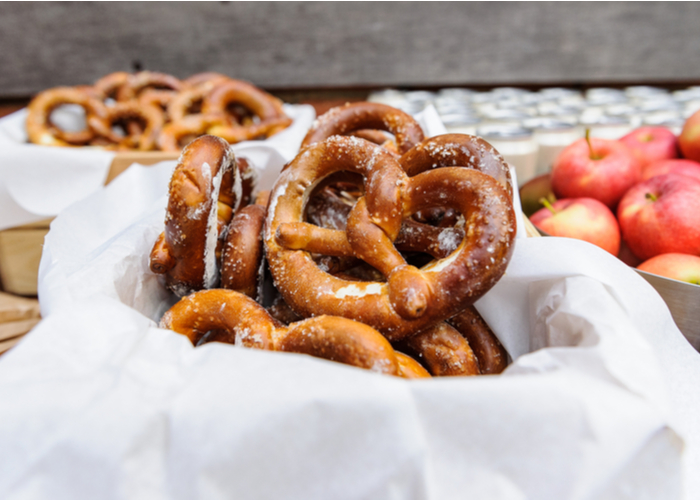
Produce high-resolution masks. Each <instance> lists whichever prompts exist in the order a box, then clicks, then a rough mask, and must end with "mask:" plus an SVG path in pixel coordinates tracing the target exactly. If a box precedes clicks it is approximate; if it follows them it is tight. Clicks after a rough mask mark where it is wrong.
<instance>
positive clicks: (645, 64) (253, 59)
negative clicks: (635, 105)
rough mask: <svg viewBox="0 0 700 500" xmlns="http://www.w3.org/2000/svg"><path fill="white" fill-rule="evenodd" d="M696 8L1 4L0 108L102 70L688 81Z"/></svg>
mask: <svg viewBox="0 0 700 500" xmlns="http://www.w3.org/2000/svg"><path fill="white" fill-rule="evenodd" d="M699 20H700V3H698V2H687V3H686V2H601V3H593V4H591V3H587V2H410V3H409V2H367V3H355V2H281V3H273V2H174V3H170V2H128V3H127V2H123V3H122V2H46V3H44V2H42V3H36V2H3V3H1V4H0V47H3V48H4V49H5V50H2V51H0V68H2V71H0V97H11V96H17V97H27V96H29V95H31V94H33V93H36V92H39V91H41V90H43V89H46V88H49V87H54V86H57V85H79V84H89V83H92V82H94V81H95V80H97V79H98V78H99V77H101V76H104V75H106V74H108V73H111V72H113V71H132V70H135V69H139V68H141V69H149V70H153V71H163V72H166V73H171V74H173V75H175V76H177V77H179V78H184V77H187V76H189V75H192V74H193V73H196V72H199V71H218V72H222V73H225V74H228V75H230V76H233V77H236V78H243V79H246V80H250V81H252V82H253V83H255V84H257V85H260V86H261V87H263V88H266V89H271V90H275V89H293V88H306V89H313V88H324V87H326V88H327V87H344V88H349V87H357V86H375V87H377V86H408V87H416V86H449V85H473V84H494V85H498V84H501V85H503V84H511V85H512V84H533V83H534V84H537V83H540V84H543V83H544V84H565V85H583V84H591V83H592V82H598V84H602V83H605V82H630V83H639V82H646V83H651V81H653V80H655V81H657V82H663V81H666V82H674V81H679V80H695V81H697V80H699V79H700V50H698V41H699V38H698V22H699Z"/></svg>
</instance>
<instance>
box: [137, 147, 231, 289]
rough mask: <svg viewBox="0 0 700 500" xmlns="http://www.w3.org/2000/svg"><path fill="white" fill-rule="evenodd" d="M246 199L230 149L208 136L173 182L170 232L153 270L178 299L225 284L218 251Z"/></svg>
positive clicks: (159, 245) (183, 160) (187, 152)
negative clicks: (233, 217) (163, 279)
mask: <svg viewBox="0 0 700 500" xmlns="http://www.w3.org/2000/svg"><path fill="white" fill-rule="evenodd" d="M240 198H241V179H240V174H239V171H238V168H237V167H236V159H235V157H234V155H233V152H232V151H231V149H230V147H229V144H228V143H227V142H226V141H224V140H223V139H221V138H219V137H214V136H208V135H205V136H202V137H200V138H198V139H195V140H194V141H192V142H191V143H190V144H189V145H188V146H187V147H186V148H185V149H184V150H183V152H182V155H181V156H180V160H179V162H178V164H177V167H176V168H175V171H174V172H173V175H172V178H171V180H170V191H169V199H168V207H167V211H166V215H165V232H164V233H163V234H161V235H160V237H159V238H158V240H157V241H156V243H155V245H154V247H153V250H152V251H151V256H150V268H151V271H153V272H154V273H156V274H160V275H163V276H164V278H165V285H166V286H167V287H168V288H169V289H170V290H172V291H173V292H174V293H175V294H176V295H179V296H183V295H186V294H188V293H190V292H192V291H194V290H201V289H203V288H211V287H213V286H215V285H216V284H217V282H218V280H219V269H218V267H219V266H218V259H217V255H216V253H217V247H218V248H219V249H220V246H221V244H222V243H221V242H220V235H222V234H223V233H224V231H223V229H224V227H225V226H226V225H227V224H228V223H229V221H230V220H231V217H232V215H233V212H235V211H236V209H237V208H238V204H239V202H240Z"/></svg>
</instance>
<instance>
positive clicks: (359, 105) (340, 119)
mask: <svg viewBox="0 0 700 500" xmlns="http://www.w3.org/2000/svg"><path fill="white" fill-rule="evenodd" d="M364 129H375V130H385V131H387V132H390V133H392V134H393V135H394V137H395V138H396V146H397V148H398V150H399V152H400V153H402V154H403V153H405V152H406V151H408V150H410V149H411V148H412V147H413V146H415V145H416V144H418V143H419V142H421V141H422V140H423V137H424V136H423V130H422V129H421V128H420V125H418V122H416V121H415V120H414V119H413V118H412V117H411V115H409V114H407V113H404V112H403V111H401V110H399V109H396V108H392V107H391V106H387V105H385V104H379V103H372V102H356V103H348V104H346V105H344V106H339V107H337V108H333V109H331V110H329V111H327V112H326V113H324V114H323V115H321V116H320V117H319V118H318V119H316V121H315V122H314V124H313V125H312V126H311V129H310V130H309V132H308V133H307V134H306V137H304V140H303V141H302V143H301V145H302V147H305V146H309V145H311V144H315V143H317V142H321V141H323V140H325V139H327V138H329V137H331V136H334V135H349V134H351V133H357V132H358V131H360V130H364Z"/></svg>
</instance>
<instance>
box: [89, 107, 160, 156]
mask: <svg viewBox="0 0 700 500" xmlns="http://www.w3.org/2000/svg"><path fill="white" fill-rule="evenodd" d="M106 110H107V111H106V112H105V113H104V114H103V115H102V116H98V115H90V116H88V124H89V125H90V127H92V128H93V129H94V130H95V131H97V133H99V134H100V135H101V136H102V137H105V138H107V139H109V140H110V141H111V142H112V143H114V144H116V145H117V147H120V148H126V149H138V150H139V151H151V150H153V149H155V146H156V139H157V137H158V134H159V133H160V130H161V128H163V124H164V123H165V118H164V116H163V111H162V110H161V109H160V108H158V107H156V106H151V105H145V104H143V105H142V104H139V103H138V102H119V103H116V104H115V105H114V106H110V107H108V108H106ZM119 122H121V123H122V124H124V127H123V128H124V131H125V133H126V134H127V135H125V136H121V135H119V134H117V133H115V132H114V130H113V127H114V126H115V125H116V124H117V123H119ZM131 122H137V123H138V124H139V125H143V128H141V127H138V128H137V129H136V130H137V131H138V132H137V133H136V134H133V135H132V134H130V129H129V127H128V126H127V125H128V124H129V123H131Z"/></svg>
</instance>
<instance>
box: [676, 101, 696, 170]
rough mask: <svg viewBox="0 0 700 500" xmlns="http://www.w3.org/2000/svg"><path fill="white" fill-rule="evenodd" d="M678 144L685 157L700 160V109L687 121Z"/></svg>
mask: <svg viewBox="0 0 700 500" xmlns="http://www.w3.org/2000/svg"><path fill="white" fill-rule="evenodd" d="M678 145H679V146H680V148H681V153H683V157H684V158H688V159H689V160H695V161H700V111H696V112H695V113H693V114H692V115H690V117H689V118H688V119H687V120H686V121H685V125H683V130H682V131H681V135H679V136H678Z"/></svg>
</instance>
